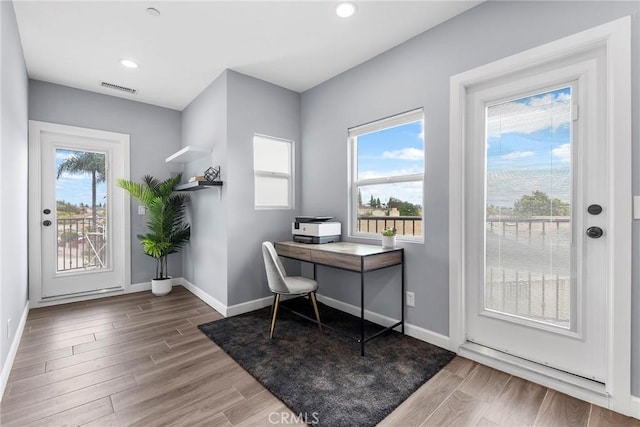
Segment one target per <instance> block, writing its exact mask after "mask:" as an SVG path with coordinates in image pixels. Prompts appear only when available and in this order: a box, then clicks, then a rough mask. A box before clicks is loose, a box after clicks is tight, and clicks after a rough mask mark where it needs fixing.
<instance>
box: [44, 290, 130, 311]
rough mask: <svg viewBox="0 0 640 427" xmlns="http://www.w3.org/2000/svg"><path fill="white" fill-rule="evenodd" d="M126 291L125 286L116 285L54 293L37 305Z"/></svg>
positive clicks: (60, 302) (62, 302)
mask: <svg viewBox="0 0 640 427" xmlns="http://www.w3.org/2000/svg"><path fill="white" fill-rule="evenodd" d="M123 292H124V287H123V286H116V287H112V288H104V289H98V290H94V291H86V292H75V293H70V294H64V295H54V296H50V297H42V298H41V299H40V300H39V301H38V302H37V307H45V306H48V305H54V304H64V303H68V302H77V301H83V300H85V299H86V300H88V299H95V298H102V297H106V296H111V295H110V294H120V293H123Z"/></svg>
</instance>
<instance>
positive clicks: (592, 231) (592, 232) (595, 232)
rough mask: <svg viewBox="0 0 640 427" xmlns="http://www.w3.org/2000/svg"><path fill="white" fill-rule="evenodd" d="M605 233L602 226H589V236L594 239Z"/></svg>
mask: <svg viewBox="0 0 640 427" xmlns="http://www.w3.org/2000/svg"><path fill="white" fill-rule="evenodd" d="M603 234H604V231H602V228H600V227H589V228H587V236H589V237H591V238H592V239H597V238H599V237H602V235H603Z"/></svg>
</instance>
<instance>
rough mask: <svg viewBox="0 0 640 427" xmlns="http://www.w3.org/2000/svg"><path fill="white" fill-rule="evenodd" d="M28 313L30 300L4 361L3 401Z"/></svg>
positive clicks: (0, 387)
mask: <svg viewBox="0 0 640 427" xmlns="http://www.w3.org/2000/svg"><path fill="white" fill-rule="evenodd" d="M28 315H29V301H27V304H26V305H25V307H24V310H23V311H22V317H20V323H19V324H18V328H17V329H16V333H15V334H14V335H13V342H12V343H11V347H10V348H9V354H7V359H6V360H5V361H4V365H2V371H1V372H0V401H2V396H3V395H4V389H5V387H6V386H7V382H8V381H9V374H10V373H11V368H12V367H13V361H14V360H15V358H16V353H18V346H20V340H21V339H22V333H23V332H24V325H25V324H26V323H27V316H28Z"/></svg>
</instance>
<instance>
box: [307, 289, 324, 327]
mask: <svg viewBox="0 0 640 427" xmlns="http://www.w3.org/2000/svg"><path fill="white" fill-rule="evenodd" d="M309 299H311V304H313V311H315V312H316V320H317V321H318V327H319V328H320V332H322V324H321V323H320V313H319V312H318V303H317V302H316V293H315V292H309Z"/></svg>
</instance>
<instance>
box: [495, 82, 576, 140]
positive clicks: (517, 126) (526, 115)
mask: <svg viewBox="0 0 640 427" xmlns="http://www.w3.org/2000/svg"><path fill="white" fill-rule="evenodd" d="M570 101H571V96H570V95H569V94H566V93H561V94H558V95H553V94H551V93H549V94H546V95H544V96H537V97H533V98H530V101H529V102H527V103H523V102H515V101H512V102H505V103H503V104H498V105H494V106H492V107H490V108H489V110H488V112H487V134H488V136H489V137H498V136H500V135H503V134H505V133H510V132H517V133H526V134H529V133H533V132H536V131H539V130H543V129H548V128H551V129H553V130H556V129H557V128H559V127H561V126H563V125H566V124H568V123H570V122H571V104H570Z"/></svg>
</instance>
